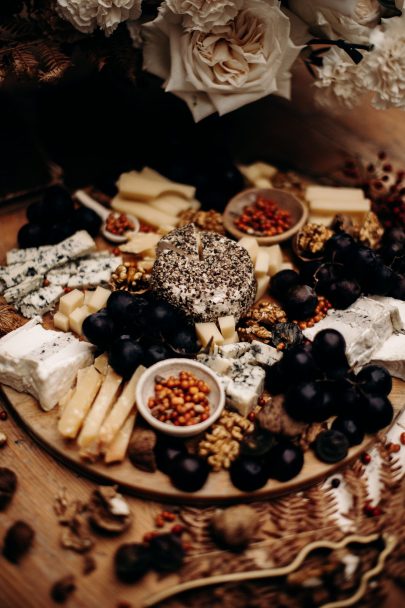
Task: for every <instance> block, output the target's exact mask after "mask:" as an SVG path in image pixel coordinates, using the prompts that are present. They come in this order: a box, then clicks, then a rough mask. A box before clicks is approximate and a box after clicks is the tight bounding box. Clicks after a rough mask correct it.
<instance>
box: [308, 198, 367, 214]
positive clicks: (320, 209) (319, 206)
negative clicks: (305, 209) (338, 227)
mask: <svg viewBox="0 0 405 608" xmlns="http://www.w3.org/2000/svg"><path fill="white" fill-rule="evenodd" d="M370 209H371V203H370V201H369V199H367V198H365V199H361V200H336V199H322V200H315V201H310V203H309V210H310V213H311V215H320V216H325V215H327V216H335V215H336V214H337V213H349V214H350V215H355V216H364V215H366V214H367V213H368V212H369V211H370Z"/></svg>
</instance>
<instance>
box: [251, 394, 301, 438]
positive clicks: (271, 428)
mask: <svg viewBox="0 0 405 608" xmlns="http://www.w3.org/2000/svg"><path fill="white" fill-rule="evenodd" d="M256 419H257V422H258V424H259V425H260V427H261V428H262V429H265V430H266V431H268V432H270V433H274V434H275V435H284V436H285V437H297V436H298V435H301V434H302V433H303V432H304V431H305V429H306V427H307V425H306V424H305V423H304V422H298V421H297V420H293V419H292V418H290V416H289V415H288V414H287V412H286V411H285V409H284V397H283V396H282V395H276V396H275V397H273V398H272V400H271V402H268V403H266V404H265V405H264V406H263V408H262V409H261V410H260V412H259V413H258V415H257V418H256Z"/></svg>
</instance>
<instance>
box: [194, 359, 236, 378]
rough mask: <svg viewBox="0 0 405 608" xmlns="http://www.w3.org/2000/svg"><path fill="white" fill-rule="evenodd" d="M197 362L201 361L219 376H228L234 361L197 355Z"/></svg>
mask: <svg viewBox="0 0 405 608" xmlns="http://www.w3.org/2000/svg"><path fill="white" fill-rule="evenodd" d="M197 360H198V361H200V363H204V365H206V366H207V367H209V368H210V369H212V371H214V372H216V373H217V374H227V373H228V372H229V371H230V369H231V367H232V365H233V360H232V359H227V358H225V357H220V356H219V355H203V354H201V355H197Z"/></svg>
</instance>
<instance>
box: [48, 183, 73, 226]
mask: <svg viewBox="0 0 405 608" xmlns="http://www.w3.org/2000/svg"><path fill="white" fill-rule="evenodd" d="M73 212H74V205H73V200H72V197H71V196H70V194H69V192H68V191H67V190H66V188H64V187H63V186H51V187H50V188H48V189H47V190H46V191H45V194H44V197H43V199H42V210H41V223H44V224H59V223H62V222H64V221H66V220H68V219H69V218H71V217H72V215H73Z"/></svg>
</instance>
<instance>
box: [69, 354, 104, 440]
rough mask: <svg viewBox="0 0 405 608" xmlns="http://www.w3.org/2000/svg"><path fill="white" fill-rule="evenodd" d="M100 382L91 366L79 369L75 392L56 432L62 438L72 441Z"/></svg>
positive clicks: (98, 376) (99, 375) (100, 377)
mask: <svg viewBox="0 0 405 608" xmlns="http://www.w3.org/2000/svg"><path fill="white" fill-rule="evenodd" d="M101 381H102V376H101V374H99V373H98V371H97V370H96V369H95V367H94V366H93V365H91V366H90V367H85V368H84V369H80V370H79V371H78V373H77V384H76V389H75V392H74V393H73V395H72V397H71V399H70V400H69V402H68V403H67V404H66V406H65V408H64V410H63V414H62V416H61V419H60V420H59V423H58V430H59V432H60V434H61V435H62V437H65V438H66V439H74V438H75V437H76V436H77V433H78V432H79V430H80V427H81V426H82V423H83V420H84V419H85V417H86V415H87V412H88V411H89V409H90V407H91V404H92V403H93V401H94V399H95V396H96V395H97V392H98V389H99V388H100V385H101Z"/></svg>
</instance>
